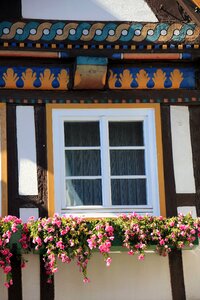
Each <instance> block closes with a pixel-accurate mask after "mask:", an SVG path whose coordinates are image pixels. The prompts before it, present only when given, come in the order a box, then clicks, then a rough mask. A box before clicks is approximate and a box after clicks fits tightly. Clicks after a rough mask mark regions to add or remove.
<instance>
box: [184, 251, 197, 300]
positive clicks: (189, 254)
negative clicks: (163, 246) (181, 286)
mask: <svg viewBox="0 0 200 300" xmlns="http://www.w3.org/2000/svg"><path fill="white" fill-rule="evenodd" d="M182 259H183V272H184V281H185V291H186V299H187V300H199V299H200V246H198V247H197V248H196V249H195V250H185V251H182Z"/></svg>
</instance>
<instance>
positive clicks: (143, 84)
mask: <svg viewBox="0 0 200 300" xmlns="http://www.w3.org/2000/svg"><path fill="white" fill-rule="evenodd" d="M149 79H150V78H149V77H148V73H147V72H146V71H145V70H140V71H139V72H138V73H137V74H136V78H135V80H136V82H137V84H138V89H146V88H147V83H148V82H149Z"/></svg>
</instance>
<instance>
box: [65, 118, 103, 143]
mask: <svg viewBox="0 0 200 300" xmlns="http://www.w3.org/2000/svg"><path fill="white" fill-rule="evenodd" d="M64 130H65V147H78V146H80V147H81V146H99V145H100V138H99V122H65V123H64Z"/></svg>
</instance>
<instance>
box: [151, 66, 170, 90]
mask: <svg viewBox="0 0 200 300" xmlns="http://www.w3.org/2000/svg"><path fill="white" fill-rule="evenodd" d="M166 79H167V78H166V73H165V72H163V70H162V69H158V70H157V71H156V72H155V73H154V76H153V78H152V80H153V82H154V87H153V88H154V89H164V88H165V80H166Z"/></svg>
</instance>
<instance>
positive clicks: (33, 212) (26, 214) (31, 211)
mask: <svg viewBox="0 0 200 300" xmlns="http://www.w3.org/2000/svg"><path fill="white" fill-rule="evenodd" d="M19 216H20V219H22V222H24V223H26V222H27V221H28V219H29V218H30V217H34V218H35V220H37V219H38V218H39V209H38V208H32V207H31V208H20V209H19Z"/></svg>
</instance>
